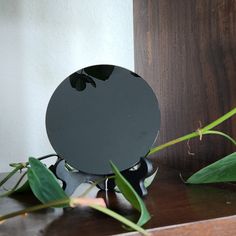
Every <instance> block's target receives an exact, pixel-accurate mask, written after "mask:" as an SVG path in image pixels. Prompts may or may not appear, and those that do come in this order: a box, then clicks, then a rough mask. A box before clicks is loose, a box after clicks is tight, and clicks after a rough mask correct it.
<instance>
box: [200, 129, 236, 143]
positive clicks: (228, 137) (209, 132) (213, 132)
mask: <svg viewBox="0 0 236 236" xmlns="http://www.w3.org/2000/svg"><path fill="white" fill-rule="evenodd" d="M204 134H215V135H221V136H223V137H225V138H227V139H228V140H229V141H231V142H232V143H233V144H234V145H235V146H236V140H235V139H233V138H232V137H230V136H229V135H227V134H225V133H223V132H221V131H217V130H208V131H205V132H204Z"/></svg>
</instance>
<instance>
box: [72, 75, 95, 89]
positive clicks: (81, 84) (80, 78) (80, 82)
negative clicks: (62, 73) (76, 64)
mask: <svg viewBox="0 0 236 236" xmlns="http://www.w3.org/2000/svg"><path fill="white" fill-rule="evenodd" d="M69 78H70V84H71V86H72V88H75V89H76V90H78V91H83V90H85V88H86V83H90V84H91V85H92V86H93V87H94V88H96V83H95V82H94V80H93V79H92V78H91V77H89V76H88V75H84V74H78V73H77V72H75V73H73V74H72V75H70V76H69Z"/></svg>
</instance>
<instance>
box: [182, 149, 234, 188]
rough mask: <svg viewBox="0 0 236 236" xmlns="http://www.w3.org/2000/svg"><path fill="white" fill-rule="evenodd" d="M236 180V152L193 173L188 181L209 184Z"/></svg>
mask: <svg viewBox="0 0 236 236" xmlns="http://www.w3.org/2000/svg"><path fill="white" fill-rule="evenodd" d="M232 181H236V152H234V153H232V154H230V155H228V156H226V157H224V158H222V159H220V160H218V161H216V162H214V163H213V164H211V165H209V166H206V167H205V168H203V169H201V170H199V171H198V172H196V173H195V174H193V175H192V176H191V177H190V178H188V180H187V181H186V183H188V184H207V183H220V182H232Z"/></svg>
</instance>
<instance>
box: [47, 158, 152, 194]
mask: <svg viewBox="0 0 236 236" xmlns="http://www.w3.org/2000/svg"><path fill="white" fill-rule="evenodd" d="M49 169H50V170H51V171H52V172H53V173H54V174H55V175H56V177H57V178H58V179H60V180H61V181H62V182H63V189H64V190H65V192H66V193H67V194H68V195H69V196H70V195H72V194H73V192H74V191H75V189H76V188H77V187H78V186H79V185H80V184H82V183H91V182H95V181H98V180H100V179H103V180H102V181H101V182H100V183H98V184H97V187H98V188H100V189H102V190H106V191H107V190H108V191H114V188H115V186H116V184H115V181H114V179H112V178H111V179H109V178H108V177H109V176H111V175H107V176H103V175H92V174H88V173H84V172H82V171H68V170H67V169H66V167H65V160H64V159H61V158H59V159H58V160H57V162H56V163H55V165H52V166H50V167H49ZM152 172H153V165H152V162H151V161H150V160H148V159H147V158H143V157H142V158H140V161H139V163H138V164H136V165H135V166H134V167H132V168H130V169H127V170H124V171H122V172H121V174H122V175H123V176H124V177H125V178H126V179H127V180H128V182H129V183H130V184H131V185H132V186H133V188H134V189H135V190H136V192H137V193H138V194H139V195H140V196H141V197H143V196H146V195H147V189H146V187H145V186H144V180H145V179H146V178H147V177H149V176H150V175H151V174H152Z"/></svg>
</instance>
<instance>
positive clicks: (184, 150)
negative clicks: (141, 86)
mask: <svg viewBox="0 0 236 236" xmlns="http://www.w3.org/2000/svg"><path fill="white" fill-rule="evenodd" d="M133 3H134V48H135V70H136V72H137V73H138V74H139V75H141V76H142V77H143V78H144V79H145V80H146V81H147V82H148V83H149V84H150V85H151V86H152V88H153V89H154V91H155V93H156V95H157V97H158V100H159V103H160V109H161V115H162V123H161V131H160V136H159V138H158V140H157V144H161V143H164V142H166V141H169V140H170V139H173V138H176V137H179V136H182V135H184V134H186V133H189V132H191V131H193V130H196V129H197V128H199V127H200V125H201V124H202V125H205V124H207V123H208V122H211V121H213V120H214V119H216V118H218V117H219V116H221V115H223V114H224V113H226V112H227V111H229V110H230V109H232V108H233V107H236V1H235V0H219V1H218V0H148V1H143V0H134V2H133ZM149 115H151V114H149ZM233 123H234V127H233ZM218 129H221V130H223V131H225V132H229V133H230V134H232V135H233V136H234V137H236V118H235V117H234V118H233V119H231V120H230V121H227V122H225V123H224V124H223V125H221V126H219V128H218ZM190 147H191V152H192V153H195V155H189V154H188V147H187V145H186V143H182V144H178V145H176V146H175V147H173V148H168V149H166V150H163V151H161V152H160V153H158V154H157V155H155V156H158V158H159V159H160V160H161V161H162V162H166V163H168V164H170V165H171V166H175V167H180V168H182V169H197V168H200V167H201V166H203V165H205V164H206V163H209V162H212V161H214V160H216V159H219V158H220V157H223V156H224V155H226V154H228V153H229V152H232V151H233V150H235V148H234V147H233V146H232V145H231V144H230V143H229V142H228V141H225V140H224V139H223V138H221V137H209V136H207V137H206V136H204V137H203V140H202V141H201V142H200V141H199V140H197V139H196V140H193V141H190Z"/></svg>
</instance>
